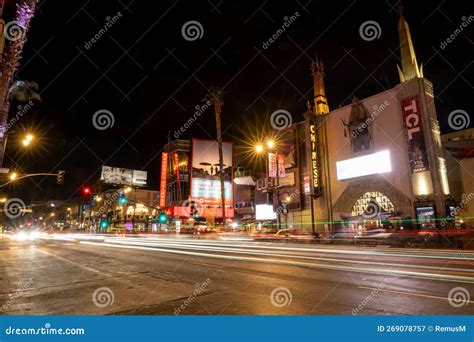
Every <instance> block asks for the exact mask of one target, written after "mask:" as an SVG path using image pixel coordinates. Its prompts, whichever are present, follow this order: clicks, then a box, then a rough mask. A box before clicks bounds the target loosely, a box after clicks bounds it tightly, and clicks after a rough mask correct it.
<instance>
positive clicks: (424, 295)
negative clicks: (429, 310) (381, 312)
mask: <svg viewBox="0 0 474 342" xmlns="http://www.w3.org/2000/svg"><path fill="white" fill-rule="evenodd" d="M357 287H359V288H361V289H366V290H378V292H389V293H395V294H401V295H406V296H414V297H424V298H432V299H440V300H446V301H449V300H450V299H451V298H448V297H440V296H432V295H427V294H423V293H416V292H413V293H412V292H404V291H397V290H385V289H380V288H376V287H369V286H361V285H360V286H357ZM466 303H470V304H474V301H472V300H469V301H466Z"/></svg>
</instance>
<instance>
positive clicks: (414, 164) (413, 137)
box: [401, 96, 430, 174]
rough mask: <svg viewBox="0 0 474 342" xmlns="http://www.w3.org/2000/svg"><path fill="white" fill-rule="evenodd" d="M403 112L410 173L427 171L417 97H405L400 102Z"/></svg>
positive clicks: (426, 155) (427, 165)
mask: <svg viewBox="0 0 474 342" xmlns="http://www.w3.org/2000/svg"><path fill="white" fill-rule="evenodd" d="M401 105H402V112H403V124H404V126H405V130H406V133H407V139H408V158H409V164H410V172H411V173H412V174H414V173H418V172H424V171H429V170H430V167H429V164H428V154H427V151H426V145H425V138H424V135H423V125H422V118H421V109H420V102H419V101H418V96H412V97H407V98H404V99H403V100H401Z"/></svg>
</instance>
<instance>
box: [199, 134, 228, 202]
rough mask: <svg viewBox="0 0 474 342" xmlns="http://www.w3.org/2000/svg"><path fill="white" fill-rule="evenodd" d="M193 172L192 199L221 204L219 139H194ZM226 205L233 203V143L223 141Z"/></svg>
mask: <svg viewBox="0 0 474 342" xmlns="http://www.w3.org/2000/svg"><path fill="white" fill-rule="evenodd" d="M192 145H193V146H192V173H191V193H190V201H194V202H195V203H196V204H197V205H206V206H220V205H221V183H220V176H221V173H220V167H219V150H218V146H217V141H213V140H199V139H193V141H192ZM222 153H223V164H224V167H223V175H224V192H225V205H228V206H232V205H233V188H232V178H233V167H232V166H233V165H232V164H233V163H232V143H229V142H223V143H222Z"/></svg>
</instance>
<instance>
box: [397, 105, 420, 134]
mask: <svg viewBox="0 0 474 342" xmlns="http://www.w3.org/2000/svg"><path fill="white" fill-rule="evenodd" d="M405 100H407V99H405ZM402 105H403V102H402ZM403 111H404V113H405V115H406V116H405V127H406V129H407V133H408V140H412V139H413V134H415V133H418V132H419V131H420V130H421V118H420V114H419V111H418V99H417V98H413V97H412V98H410V101H406V102H405V105H404V106H403Z"/></svg>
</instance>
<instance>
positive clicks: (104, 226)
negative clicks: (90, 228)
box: [100, 220, 109, 229]
mask: <svg viewBox="0 0 474 342" xmlns="http://www.w3.org/2000/svg"><path fill="white" fill-rule="evenodd" d="M108 227H109V221H107V220H102V221H101V222H100V228H101V229H107V228H108Z"/></svg>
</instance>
